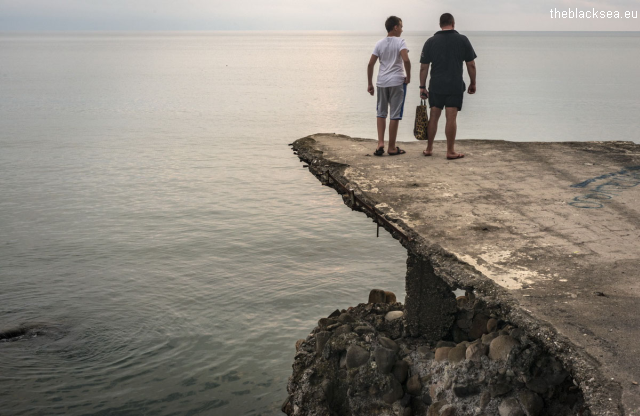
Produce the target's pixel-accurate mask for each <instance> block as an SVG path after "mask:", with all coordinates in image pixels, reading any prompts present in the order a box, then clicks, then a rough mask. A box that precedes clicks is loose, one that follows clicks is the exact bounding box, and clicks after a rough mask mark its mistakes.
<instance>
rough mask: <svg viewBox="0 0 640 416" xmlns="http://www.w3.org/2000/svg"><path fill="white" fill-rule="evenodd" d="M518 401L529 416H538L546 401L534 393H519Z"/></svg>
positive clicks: (523, 391)
mask: <svg viewBox="0 0 640 416" xmlns="http://www.w3.org/2000/svg"><path fill="white" fill-rule="evenodd" d="M518 401H519V402H520V405H521V406H522V409H523V410H524V413H525V414H526V415H527V416H538V415H539V414H540V413H541V412H542V408H543V407H544V401H543V400H542V398H540V396H538V395H537V394H535V393H534V392H532V391H528V390H522V391H520V392H518Z"/></svg>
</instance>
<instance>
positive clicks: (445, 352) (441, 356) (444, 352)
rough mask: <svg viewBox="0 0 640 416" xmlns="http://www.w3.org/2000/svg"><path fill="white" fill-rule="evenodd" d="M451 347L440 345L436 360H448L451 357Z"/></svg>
mask: <svg viewBox="0 0 640 416" xmlns="http://www.w3.org/2000/svg"><path fill="white" fill-rule="evenodd" d="M451 350H452V348H451V347H440V348H437V349H436V361H446V360H448V359H449V351H451Z"/></svg>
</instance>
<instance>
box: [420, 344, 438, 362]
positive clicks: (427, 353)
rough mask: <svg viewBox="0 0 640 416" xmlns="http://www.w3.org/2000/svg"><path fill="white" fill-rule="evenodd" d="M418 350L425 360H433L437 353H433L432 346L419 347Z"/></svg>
mask: <svg viewBox="0 0 640 416" xmlns="http://www.w3.org/2000/svg"><path fill="white" fill-rule="evenodd" d="M417 351H418V355H419V356H420V358H421V359H423V360H433V358H434V357H435V354H434V353H433V351H431V348H429V347H427V346H422V347H418V349H417Z"/></svg>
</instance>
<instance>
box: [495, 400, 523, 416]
mask: <svg viewBox="0 0 640 416" xmlns="http://www.w3.org/2000/svg"><path fill="white" fill-rule="evenodd" d="M498 413H499V414H500V416H525V414H524V412H523V411H522V408H521V407H520V404H519V403H518V400H517V399H516V398H515V397H509V398H507V399H504V400H503V401H502V403H500V406H498Z"/></svg>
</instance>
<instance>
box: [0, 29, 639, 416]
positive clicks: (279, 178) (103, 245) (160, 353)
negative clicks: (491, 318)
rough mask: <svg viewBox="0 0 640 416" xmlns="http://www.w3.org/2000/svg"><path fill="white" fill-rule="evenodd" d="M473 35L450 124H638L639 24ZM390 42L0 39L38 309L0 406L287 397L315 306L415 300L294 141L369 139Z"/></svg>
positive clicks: (23, 260) (469, 134)
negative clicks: (372, 82)
mask: <svg viewBox="0 0 640 416" xmlns="http://www.w3.org/2000/svg"><path fill="white" fill-rule="evenodd" d="M469 35H470V38H471V40H472V42H473V44H474V46H475V48H476V51H477V53H478V61H477V62H478V68H479V69H478V71H479V83H478V94H477V95H476V96H475V97H473V98H469V97H466V98H465V104H464V110H463V112H462V113H461V116H460V127H459V137H460V138H480V139H504V140H523V141H524V140H527V141H529V140H545V141H546V140H548V141H557V140H634V141H636V142H638V134H637V127H638V124H637V119H636V115H637V114H638V112H639V111H640V100H639V99H638V97H640V81H639V80H638V79H637V76H636V72H637V67H638V64H639V63H640V58H639V56H640V55H639V54H638V53H637V52H638V50H640V36H638V35H637V34H624V35H623V34H606V35H593V34H591V35H590V34H564V35H559V34H519V35H514V34H489V33H478V34H469ZM427 36H428V34H416V33H413V34H412V33H408V34H406V36H405V39H406V40H407V43H408V44H409V47H410V48H411V53H410V56H411V58H412V59H413V61H414V85H415V87H416V88H415V89H410V90H409V93H408V95H407V103H408V104H407V111H406V113H407V114H408V117H405V120H404V121H403V123H401V127H400V138H401V140H411V128H412V125H413V116H412V111H411V108H412V105H413V104H414V103H417V85H418V82H417V81H418V80H417V68H418V57H419V50H420V47H421V45H422V43H423V41H424V39H426V37H427ZM379 37H380V35H379V34H357V33H340V32H324V33H304V34H303V33H188V34H187V33H151V34H132V33H119V34H114V33H112V34H109V33H103V34H57V35H29V34H19V35H16V34H2V35H0V62H2V64H1V65H0V91H2V93H1V94H0V149H1V151H0V195H1V197H0V235H1V236H2V239H1V240H0V329H1V328H6V327H11V326H15V325H18V324H21V323H25V322H27V323H28V322H39V323H41V325H42V328H43V330H42V331H40V332H37V333H36V334H35V335H36V336H35V337H34V336H32V335H30V336H25V337H22V338H20V339H18V340H15V341H11V342H0V369H2V370H1V371H0V403H1V404H2V405H1V406H2V407H1V409H0V414H2V415H5V414H7V415H19V414H29V415H31V414H41V415H51V414H95V415H107V414H131V415H139V414H162V415H169V414H180V415H194V414H219V415H236V414H237V415H240V414H246V415H258V414H274V413H277V411H278V408H279V405H280V403H281V401H282V400H283V399H284V397H285V396H286V393H285V386H286V379H287V377H288V376H289V375H290V373H291V368H290V365H291V362H292V359H293V354H294V342H295V340H296V339H298V338H303V337H305V336H306V335H307V333H308V332H309V331H310V330H311V329H312V328H313V326H314V325H315V322H316V321H317V319H318V318H319V317H321V316H325V315H327V314H329V313H330V312H331V311H332V310H333V309H335V308H337V307H340V308H342V307H347V306H349V305H354V304H357V303H358V302H361V301H364V300H366V297H367V294H368V291H369V289H370V288H372V287H380V288H384V289H388V290H393V291H394V292H396V293H397V294H398V300H399V301H403V300H404V294H403V292H404V290H403V288H404V280H403V277H404V271H405V258H406V254H405V252H404V250H403V249H402V248H401V247H400V245H399V244H398V243H397V242H396V241H394V240H393V239H391V238H390V237H389V236H387V235H381V237H380V238H379V239H376V238H375V227H374V226H373V224H372V223H371V222H370V221H369V220H367V219H366V218H365V217H364V216H363V215H362V214H357V213H352V212H350V211H349V210H348V208H346V207H345V206H344V205H343V204H342V201H341V199H340V198H339V197H338V196H337V195H336V194H335V192H334V191H333V190H330V189H328V188H323V187H321V186H320V185H319V184H318V182H317V181H316V179H315V178H313V177H312V176H311V175H310V174H309V173H307V172H305V170H303V169H302V168H301V164H300V163H299V162H298V160H297V158H296V157H295V156H294V155H292V153H291V151H290V149H289V148H288V147H287V146H286V145H287V143H290V142H292V141H293V140H295V139H297V138H299V137H303V136H306V135H308V134H310V133H315V132H340V133H344V134H348V135H352V136H359V137H375V124H374V123H375V122H374V120H373V118H374V113H373V110H374V107H375V99H374V98H372V97H370V96H368V95H367V94H366V80H365V66H366V62H367V60H368V57H369V55H370V52H371V49H372V47H373V45H374V43H375V41H376V40H377V39H378V38H379ZM460 149H461V150H464V146H463V144H461V146H460Z"/></svg>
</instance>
